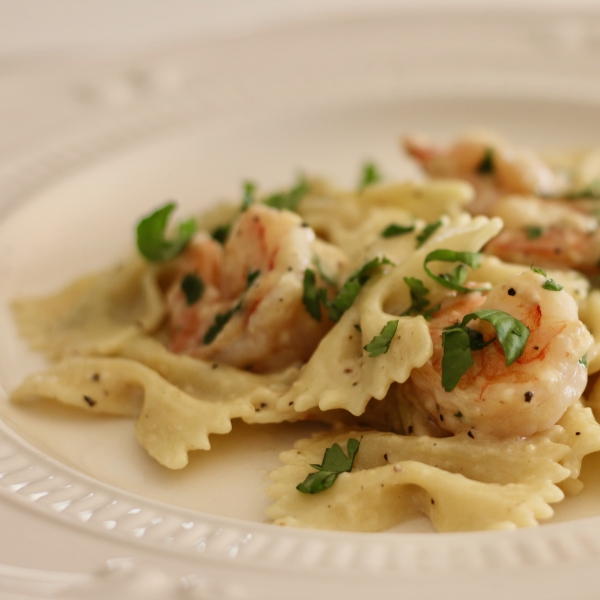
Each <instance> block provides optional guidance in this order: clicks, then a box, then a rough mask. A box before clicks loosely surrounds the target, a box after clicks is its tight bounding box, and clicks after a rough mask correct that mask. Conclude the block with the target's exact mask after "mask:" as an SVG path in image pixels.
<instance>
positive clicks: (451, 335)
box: [442, 325, 473, 392]
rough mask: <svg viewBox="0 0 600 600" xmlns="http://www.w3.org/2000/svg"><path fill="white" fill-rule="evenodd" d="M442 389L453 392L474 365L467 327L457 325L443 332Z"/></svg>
mask: <svg viewBox="0 0 600 600" xmlns="http://www.w3.org/2000/svg"><path fill="white" fill-rule="evenodd" d="M442 348H443V349H444V355H443V356H442V387H443V388H444V389H445V390H446V391H447V392H451V391H452V390H453V389H454V388H455V387H456V385H457V384H458V382H459V381H460V378H461V377H462V376H463V375H464V374H465V373H466V372H467V371H468V370H469V368H470V367H471V366H472V365H473V354H472V353H471V340H470V336H469V333H468V331H467V328H466V327H462V326H461V325H456V326H453V327H448V328H447V329H445V330H444V331H443V332H442Z"/></svg>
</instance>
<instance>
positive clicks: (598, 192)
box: [565, 179, 600, 200]
mask: <svg viewBox="0 0 600 600" xmlns="http://www.w3.org/2000/svg"><path fill="white" fill-rule="evenodd" d="M565 198H568V199H569V200H578V199H580V198H593V199H598V198H600V179H594V181H592V182H591V183H590V184H589V185H587V186H586V187H584V188H582V189H580V190H576V191H573V192H570V193H568V194H566V195H565Z"/></svg>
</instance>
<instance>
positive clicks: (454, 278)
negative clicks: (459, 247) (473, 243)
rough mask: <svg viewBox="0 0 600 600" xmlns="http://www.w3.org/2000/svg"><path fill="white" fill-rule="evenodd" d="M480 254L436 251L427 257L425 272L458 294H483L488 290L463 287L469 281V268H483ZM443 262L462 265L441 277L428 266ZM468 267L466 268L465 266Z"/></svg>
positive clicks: (424, 266)
mask: <svg viewBox="0 0 600 600" xmlns="http://www.w3.org/2000/svg"><path fill="white" fill-rule="evenodd" d="M481 257H482V254H481V253H480V252H456V251H454V250H443V249H440V250H434V251H433V252H430V253H429V254H428V255H427V256H426V257H425V262H424V263H423V270H424V271H425V273H427V275H429V277H431V279H433V280H434V281H437V282H438V283H439V284H440V285H443V286H444V287H447V288H449V289H451V290H455V291H456V292H462V293H463V294H466V293H469V292H481V291H488V288H467V287H463V285H462V284H463V283H464V282H465V281H466V279H467V268H466V267H467V266H468V267H471V268H472V269H477V268H479V267H480V266H481ZM433 261H441V262H457V263H460V264H459V265H458V266H457V267H455V268H454V270H453V271H452V272H451V273H442V274H441V275H434V274H433V273H432V272H431V270H430V269H429V267H428V266H427V265H428V264H429V263H430V262H433ZM465 265H466V266H465Z"/></svg>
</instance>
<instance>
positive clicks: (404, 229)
mask: <svg viewBox="0 0 600 600" xmlns="http://www.w3.org/2000/svg"><path fill="white" fill-rule="evenodd" d="M414 230H415V226H414V225H398V224H397V223H390V224H389V225H388V226H387V227H386V228H385V229H384V230H383V231H382V232H381V234H380V235H381V237H383V238H391V237H396V236H397V235H404V234H405V233H412V232H413V231H414Z"/></svg>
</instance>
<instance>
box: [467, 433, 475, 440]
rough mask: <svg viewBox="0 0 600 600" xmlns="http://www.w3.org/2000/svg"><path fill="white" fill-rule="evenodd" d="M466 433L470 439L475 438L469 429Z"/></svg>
mask: <svg viewBox="0 0 600 600" xmlns="http://www.w3.org/2000/svg"><path fill="white" fill-rule="evenodd" d="M467 435H468V436H469V437H470V438H471V439H472V440H474V439H475V436H474V435H473V434H472V433H471V432H470V431H469V432H468V433H467Z"/></svg>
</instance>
